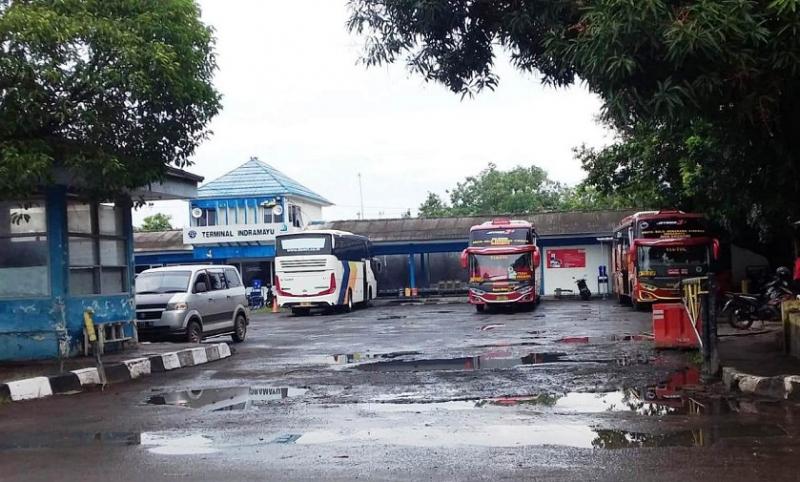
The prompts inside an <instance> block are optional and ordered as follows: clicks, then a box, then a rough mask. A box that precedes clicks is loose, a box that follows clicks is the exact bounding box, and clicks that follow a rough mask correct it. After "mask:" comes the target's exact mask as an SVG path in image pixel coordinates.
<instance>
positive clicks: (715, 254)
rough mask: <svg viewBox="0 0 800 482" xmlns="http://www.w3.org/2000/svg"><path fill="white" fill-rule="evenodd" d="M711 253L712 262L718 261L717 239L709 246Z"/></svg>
mask: <svg viewBox="0 0 800 482" xmlns="http://www.w3.org/2000/svg"><path fill="white" fill-rule="evenodd" d="M711 252H712V254H713V255H714V261H716V260H718V259H719V239H715V240H714V241H713V242H712V244H711Z"/></svg>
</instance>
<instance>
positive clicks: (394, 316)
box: [375, 315, 408, 321]
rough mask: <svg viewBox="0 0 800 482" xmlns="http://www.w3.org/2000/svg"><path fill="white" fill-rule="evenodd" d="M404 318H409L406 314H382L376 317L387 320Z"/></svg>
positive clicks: (379, 319) (378, 319)
mask: <svg viewBox="0 0 800 482" xmlns="http://www.w3.org/2000/svg"><path fill="white" fill-rule="evenodd" d="M403 318H408V317H407V316H406V315H389V316H381V317H378V318H375V319H376V320H377V321H385V320H402V319H403Z"/></svg>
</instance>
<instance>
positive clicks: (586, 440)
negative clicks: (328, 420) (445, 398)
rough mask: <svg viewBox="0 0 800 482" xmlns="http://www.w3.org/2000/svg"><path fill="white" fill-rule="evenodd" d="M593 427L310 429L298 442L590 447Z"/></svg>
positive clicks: (517, 426) (520, 426) (593, 434)
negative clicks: (339, 430) (348, 430)
mask: <svg viewBox="0 0 800 482" xmlns="http://www.w3.org/2000/svg"><path fill="white" fill-rule="evenodd" d="M594 438H595V433H594V431H593V430H592V429H591V428H589V427H588V426H587V425H580V424H575V425H572V424H536V425H486V426H483V427H474V428H471V429H454V428H438V427H426V426H419V427H395V428H370V429H369V430H358V431H353V432H336V431H327V430H320V431H313V432H308V433H305V434H303V436H302V437H300V438H299V439H298V440H297V443H298V444H301V445H302V444H307V445H312V444H325V443H335V442H344V441H359V442H371V443H383V444H387V445H405V446H413V447H454V446H465V445H473V446H483V447H513V446H520V445H563V446H568V447H582V448H591V447H592V445H591V444H592V440H594Z"/></svg>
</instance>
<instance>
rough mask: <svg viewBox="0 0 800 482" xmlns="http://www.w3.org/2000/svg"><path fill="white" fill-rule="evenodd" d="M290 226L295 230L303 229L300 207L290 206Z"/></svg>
mask: <svg viewBox="0 0 800 482" xmlns="http://www.w3.org/2000/svg"><path fill="white" fill-rule="evenodd" d="M289 224H291V225H292V226H294V227H295V228H302V227H303V215H302V211H301V209H300V206H297V205H294V204H290V205H289Z"/></svg>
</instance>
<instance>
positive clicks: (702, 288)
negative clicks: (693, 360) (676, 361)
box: [681, 273, 720, 377]
mask: <svg viewBox="0 0 800 482" xmlns="http://www.w3.org/2000/svg"><path fill="white" fill-rule="evenodd" d="M717 291H718V290H717V281H716V277H715V275H714V274H713V273H709V274H708V275H707V276H703V277H699V278H685V279H683V280H681V298H682V301H683V306H684V307H685V308H686V312H687V313H688V315H689V319H690V320H691V322H692V327H693V328H694V330H695V334H696V335H697V339H698V341H699V342H700V350H701V353H702V355H703V375H705V376H707V377H714V376H717V374H718V373H719V369H720V366H719V353H718V351H717ZM698 326H699V327H700V329H699V330H698V328H697V327H698Z"/></svg>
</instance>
